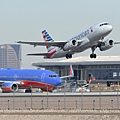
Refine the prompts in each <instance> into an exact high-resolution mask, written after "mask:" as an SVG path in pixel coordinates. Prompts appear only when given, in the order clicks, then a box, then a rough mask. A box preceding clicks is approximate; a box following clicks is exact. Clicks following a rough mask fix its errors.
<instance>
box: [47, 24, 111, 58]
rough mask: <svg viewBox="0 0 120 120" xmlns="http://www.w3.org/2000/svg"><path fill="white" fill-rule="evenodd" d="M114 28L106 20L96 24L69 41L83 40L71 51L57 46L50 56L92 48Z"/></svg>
mask: <svg viewBox="0 0 120 120" xmlns="http://www.w3.org/2000/svg"><path fill="white" fill-rule="evenodd" d="M112 29H113V28H112V26H111V25H110V24H109V23H106V22H104V23H100V24H96V25H94V26H92V27H90V28H88V29H87V30H85V31H83V32H81V33H80V34H78V35H76V36H74V37H72V38H71V39H69V40H68V41H67V42H69V41H72V40H76V41H82V42H83V43H82V44H78V45H77V46H76V47H74V48H72V49H70V50H69V51H65V50H63V49H62V48H59V47H55V48H54V49H53V51H51V53H53V54H51V55H50V56H49V57H48V58H60V57H65V55H66V54H74V53H78V52H82V51H84V50H86V49H88V48H91V47H92V46H94V45H97V44H98V41H99V40H101V39H102V38H104V37H105V36H107V35H108V34H109V33H110V32H111V31H112Z"/></svg>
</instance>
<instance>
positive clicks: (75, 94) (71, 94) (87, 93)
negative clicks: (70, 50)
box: [0, 92, 120, 97]
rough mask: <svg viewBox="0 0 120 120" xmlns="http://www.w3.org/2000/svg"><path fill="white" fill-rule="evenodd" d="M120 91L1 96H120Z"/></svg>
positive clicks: (10, 95)
mask: <svg viewBox="0 0 120 120" xmlns="http://www.w3.org/2000/svg"><path fill="white" fill-rule="evenodd" d="M119 95H120V92H84V93H71V92H57V93H49V92H48V93H47V92H44V93H0V97H12V96H15V97H31V96H32V97H40V96H41V97H46V96H49V97H52V96H53V97H64V96H66V97H70V96H71V97H72V96H74V97H78V96H119Z"/></svg>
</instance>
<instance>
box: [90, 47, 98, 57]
mask: <svg viewBox="0 0 120 120" xmlns="http://www.w3.org/2000/svg"><path fill="white" fill-rule="evenodd" d="M96 48H97V47H96V46H93V47H91V49H92V54H90V58H96V57H97V55H96V54H94V51H95V49H96Z"/></svg>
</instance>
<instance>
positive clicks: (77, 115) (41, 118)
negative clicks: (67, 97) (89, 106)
mask: <svg viewBox="0 0 120 120" xmlns="http://www.w3.org/2000/svg"><path fill="white" fill-rule="evenodd" d="M119 113H120V111H119V110H0V120H61V119H62V120H113V119H114V120H120V114H119Z"/></svg>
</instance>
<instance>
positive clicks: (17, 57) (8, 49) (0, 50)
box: [0, 44, 21, 68]
mask: <svg viewBox="0 0 120 120" xmlns="http://www.w3.org/2000/svg"><path fill="white" fill-rule="evenodd" d="M20 67H21V45H18V44H0V68H20Z"/></svg>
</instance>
